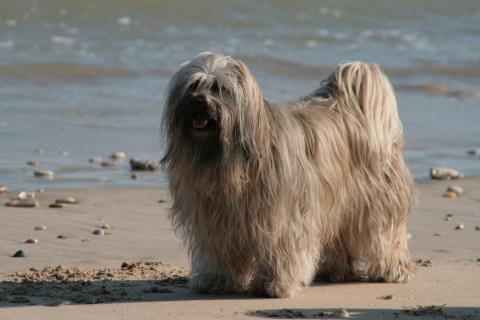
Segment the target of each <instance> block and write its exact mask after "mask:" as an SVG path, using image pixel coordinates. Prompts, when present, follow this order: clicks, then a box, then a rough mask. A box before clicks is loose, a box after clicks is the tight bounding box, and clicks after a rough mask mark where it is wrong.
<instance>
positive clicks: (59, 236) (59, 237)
mask: <svg viewBox="0 0 480 320" xmlns="http://www.w3.org/2000/svg"><path fill="white" fill-rule="evenodd" d="M57 239H67V237H66V236H65V235H63V234H59V235H58V236H57Z"/></svg>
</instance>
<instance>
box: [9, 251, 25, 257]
mask: <svg viewBox="0 0 480 320" xmlns="http://www.w3.org/2000/svg"><path fill="white" fill-rule="evenodd" d="M12 258H25V252H23V250H18V251H17V252H15V253H14V254H13V255H12Z"/></svg>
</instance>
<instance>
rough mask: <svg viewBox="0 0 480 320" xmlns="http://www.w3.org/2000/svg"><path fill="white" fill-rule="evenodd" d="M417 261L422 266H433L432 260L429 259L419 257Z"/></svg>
mask: <svg viewBox="0 0 480 320" xmlns="http://www.w3.org/2000/svg"><path fill="white" fill-rule="evenodd" d="M415 263H416V264H417V265H419V266H421V267H431V266H432V261H430V260H429V259H428V260H427V259H417V260H415Z"/></svg>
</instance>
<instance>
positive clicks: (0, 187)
mask: <svg viewBox="0 0 480 320" xmlns="http://www.w3.org/2000/svg"><path fill="white" fill-rule="evenodd" d="M6 190H7V187H5V186H3V185H1V184H0V193H4V192H5V191H6Z"/></svg>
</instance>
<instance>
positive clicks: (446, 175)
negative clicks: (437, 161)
mask: <svg viewBox="0 0 480 320" xmlns="http://www.w3.org/2000/svg"><path fill="white" fill-rule="evenodd" d="M430 177H431V178H432V179H438V180H450V179H459V178H461V177H462V175H461V174H460V173H459V172H458V171H457V170H454V169H450V168H443V167H432V168H431V169H430Z"/></svg>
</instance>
